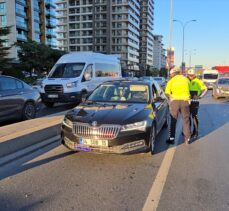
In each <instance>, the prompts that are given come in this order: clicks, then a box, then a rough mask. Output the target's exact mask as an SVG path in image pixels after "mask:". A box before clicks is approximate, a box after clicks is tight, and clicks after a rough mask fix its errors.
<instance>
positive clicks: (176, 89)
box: [165, 75, 190, 100]
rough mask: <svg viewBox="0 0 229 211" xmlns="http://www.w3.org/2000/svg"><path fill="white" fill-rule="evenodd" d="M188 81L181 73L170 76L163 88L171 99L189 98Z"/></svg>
mask: <svg viewBox="0 0 229 211" xmlns="http://www.w3.org/2000/svg"><path fill="white" fill-rule="evenodd" d="M189 90H190V81H189V80H188V79H187V78H186V77H185V76H183V75H176V76H174V77H172V78H171V79H170V80H169V81H168V83H167V85H166V88H165V94H167V95H169V96H170V98H171V100H190V91H189Z"/></svg>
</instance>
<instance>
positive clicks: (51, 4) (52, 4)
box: [45, 0, 56, 9]
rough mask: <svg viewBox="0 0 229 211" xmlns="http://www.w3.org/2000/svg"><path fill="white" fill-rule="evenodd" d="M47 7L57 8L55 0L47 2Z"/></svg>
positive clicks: (46, 0) (47, 0)
mask: <svg viewBox="0 0 229 211" xmlns="http://www.w3.org/2000/svg"><path fill="white" fill-rule="evenodd" d="M45 6H47V7H48V8H49V7H52V8H54V9H55V8H56V4H55V3H54V1H53V0H45Z"/></svg>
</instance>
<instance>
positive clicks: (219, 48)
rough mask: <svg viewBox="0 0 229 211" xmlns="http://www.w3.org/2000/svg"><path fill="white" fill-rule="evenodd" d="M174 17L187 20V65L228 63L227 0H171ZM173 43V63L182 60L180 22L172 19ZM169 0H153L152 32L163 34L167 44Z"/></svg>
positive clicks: (166, 46) (167, 45)
mask: <svg viewBox="0 0 229 211" xmlns="http://www.w3.org/2000/svg"><path fill="white" fill-rule="evenodd" d="M172 1H173V19H176V20H180V21H181V22H183V23H186V22H187V21H190V20H196V22H190V23H188V24H187V25H186V27H185V33H184V38H185V39H184V49H185V51H184V54H185V55H184V60H185V62H186V66H188V67H189V66H194V65H203V66H204V67H213V66H217V65H229V0H172ZM172 28H173V33H172V37H173V38H172V47H174V48H175V65H176V66H180V64H181V61H182V43H183V42H182V25H181V24H180V23H178V22H173V25H172ZM169 31H170V0H154V34H159V35H162V36H163V43H164V48H168V47H169Z"/></svg>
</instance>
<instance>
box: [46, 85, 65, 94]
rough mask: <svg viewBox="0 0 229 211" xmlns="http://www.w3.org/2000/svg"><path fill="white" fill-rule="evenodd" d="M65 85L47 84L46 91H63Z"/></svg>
mask: <svg viewBox="0 0 229 211" xmlns="http://www.w3.org/2000/svg"><path fill="white" fill-rule="evenodd" d="M63 90H64V88H63V86H62V85H46V86H45V92H46V93H63Z"/></svg>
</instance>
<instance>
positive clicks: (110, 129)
mask: <svg viewBox="0 0 229 211" xmlns="http://www.w3.org/2000/svg"><path fill="white" fill-rule="evenodd" d="M120 128H121V126H120V125H101V126H99V127H93V126H90V125H89V124H86V123H74V124H73V129H72V131H73V133H74V134H75V135H76V136H77V137H83V138H93V137H94V138H95V137H96V138H97V139H114V138H116V137H117V136H118V133H119V131H120Z"/></svg>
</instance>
